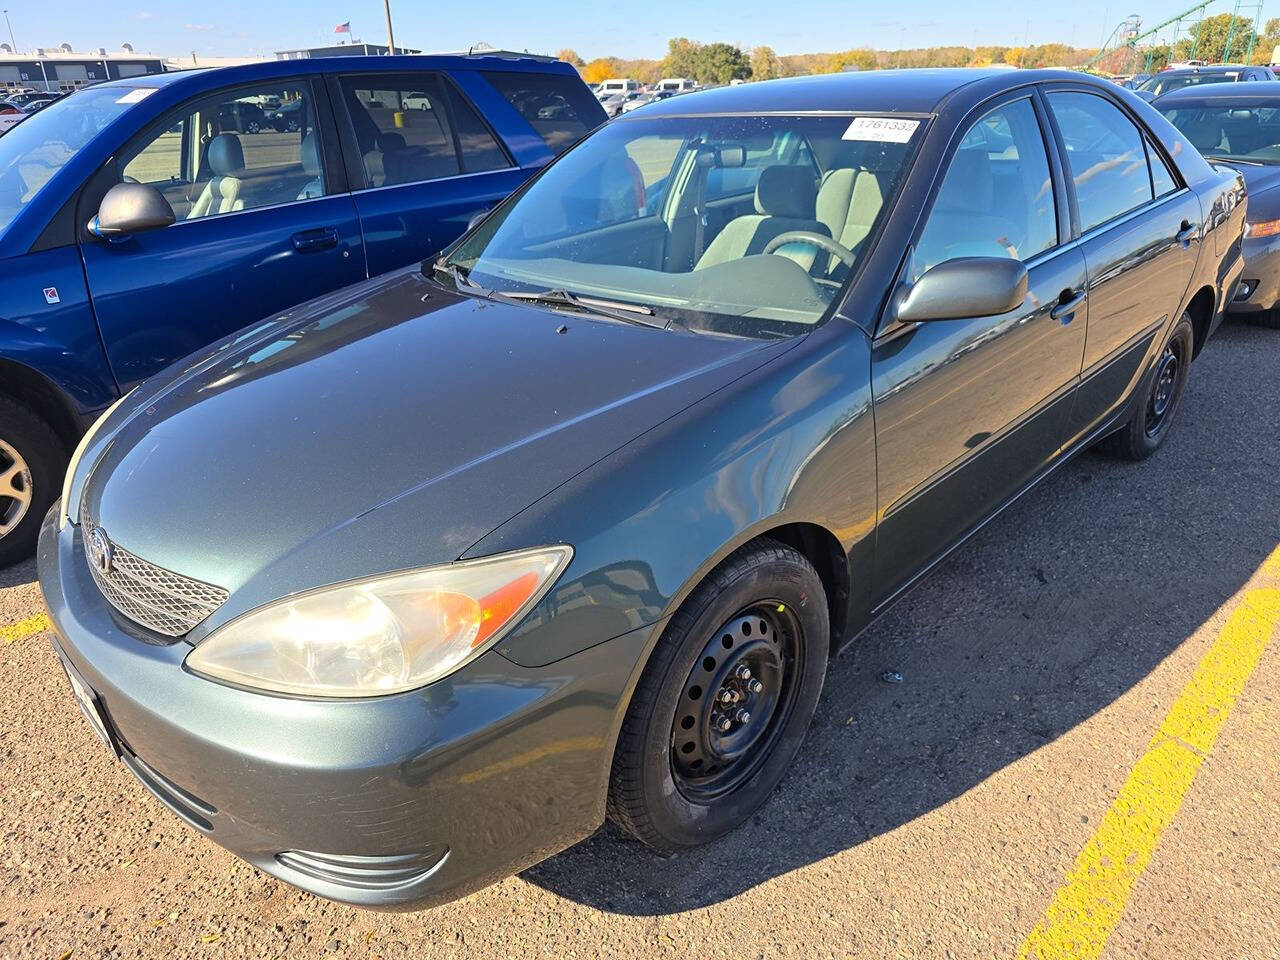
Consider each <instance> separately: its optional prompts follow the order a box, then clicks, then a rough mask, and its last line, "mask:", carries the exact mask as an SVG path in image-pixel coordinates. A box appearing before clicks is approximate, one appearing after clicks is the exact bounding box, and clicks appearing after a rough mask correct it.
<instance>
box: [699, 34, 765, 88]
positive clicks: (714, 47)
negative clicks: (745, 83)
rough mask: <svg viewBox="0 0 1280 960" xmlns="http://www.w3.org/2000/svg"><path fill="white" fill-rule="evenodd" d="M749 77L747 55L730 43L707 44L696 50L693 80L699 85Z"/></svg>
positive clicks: (749, 65)
mask: <svg viewBox="0 0 1280 960" xmlns="http://www.w3.org/2000/svg"><path fill="white" fill-rule="evenodd" d="M749 76H751V63H750V61H748V60H747V55H746V54H745V53H743V52H742V51H741V50H739V49H738V48H737V47H735V46H734V45H733V44H731V43H708V44H707V45H706V46H703V47H699V48H698V54H697V66H696V67H695V72H694V78H695V79H696V80H697V81H698V82H699V83H728V82H729V81H730V80H745V79H747V78H748V77H749Z"/></svg>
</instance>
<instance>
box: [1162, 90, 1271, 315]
mask: <svg viewBox="0 0 1280 960" xmlns="http://www.w3.org/2000/svg"><path fill="white" fill-rule="evenodd" d="M1152 105H1153V106H1154V107H1155V108H1156V109H1158V110H1159V111H1160V112H1161V113H1163V114H1164V115H1165V117H1166V118H1168V120H1169V122H1170V123H1172V124H1173V125H1174V126H1175V127H1177V128H1178V130H1179V131H1181V133H1182V135H1183V136H1184V137H1186V138H1187V139H1188V140H1190V141H1191V143H1192V144H1193V145H1194V146H1195V148H1196V149H1197V150H1199V151H1200V152H1201V153H1202V154H1204V156H1205V157H1206V159H1208V160H1211V161H1213V162H1215V163H1223V164H1226V165H1228V166H1230V167H1233V168H1235V169H1236V170H1238V171H1240V173H1241V175H1242V176H1243V177H1244V181H1245V184H1246V185H1247V186H1248V190H1249V203H1248V210H1247V213H1246V223H1245V228H1244V262H1245V269H1244V277H1243V278H1242V279H1241V281H1240V284H1239V286H1238V287H1236V292H1235V296H1234V297H1233V299H1232V300H1231V302H1230V303H1229V304H1228V310H1229V311H1230V312H1232V313H1234V314H1238V315H1240V316H1243V317H1246V318H1247V319H1249V320H1251V321H1252V322H1254V323H1259V324H1262V325H1263V326H1267V327H1273V328H1277V329H1280V313H1277V306H1280V81H1274V80H1273V81H1268V82H1264V83H1251V84H1248V85H1247V86H1241V85H1237V84H1231V85H1228V84H1216V85H1214V86H1209V87H1203V86H1201V87H1183V88H1182V89H1180V90H1175V91H1173V92H1172V93H1167V94H1165V95H1164V96H1162V97H1160V99H1158V100H1156V101H1155V103H1154V104H1152Z"/></svg>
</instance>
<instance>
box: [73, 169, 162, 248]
mask: <svg viewBox="0 0 1280 960" xmlns="http://www.w3.org/2000/svg"><path fill="white" fill-rule="evenodd" d="M176 219H177V217H175V216H174V214H173V207H171V206H169V201H168V200H166V199H165V198H164V194H162V193H161V192H160V191H159V190H157V189H156V188H155V187H150V186H147V184H145V183H117V184H116V185H115V186H114V187H112V188H111V189H110V190H108V191H107V194H106V196H104V197H103V198H102V203H101V204H99V206H98V215H97V216H95V217H94V218H93V219H92V220H90V221H89V232H90V233H92V234H93V235H94V236H95V237H102V238H103V239H106V240H109V239H110V238H112V237H121V236H125V235H126V234H130V233H137V232H138V231H140V230H152V229H154V228H156V227H167V226H169V224H171V223H173V222H174V221H175V220H176Z"/></svg>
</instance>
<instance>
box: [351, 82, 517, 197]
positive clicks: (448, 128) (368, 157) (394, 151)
mask: <svg viewBox="0 0 1280 960" xmlns="http://www.w3.org/2000/svg"><path fill="white" fill-rule="evenodd" d="M342 90H343V96H344V98H345V100H346V105H347V113H348V115H349V116H350V117H351V122H352V126H353V127H354V128H355V133H356V143H357V144H358V147H359V150H360V155H361V159H362V161H363V165H364V176H365V185H366V186H367V187H390V186H395V185H398V184H404V183H418V182H421V181H424V180H439V179H441V178H442V177H455V176H457V175H458V174H461V173H476V172H479V171H482V170H493V169H496V168H499V167H505V166H509V165H510V161H509V160H508V159H507V156H506V154H505V152H504V151H503V150H502V148H501V146H499V144H498V143H497V141H496V140H495V139H494V137H493V134H492V133H490V132H489V129H488V128H487V127H486V126H485V125H484V122H483V121H482V120H481V119H480V118H479V117H478V116H477V115H476V113H475V110H474V109H473V108H472V107H471V106H470V104H468V103H467V102H466V101H465V100H464V99H463V98H462V97H461V96H460V95H459V94H457V92H456V91H454V90H453V89H452V87H451V86H449V85H447V84H444V83H442V82H441V81H440V78H439V76H438V75H436V74H432V73H422V74H408V75H404V76H400V75H381V76H367V77H344V78H343V79H342Z"/></svg>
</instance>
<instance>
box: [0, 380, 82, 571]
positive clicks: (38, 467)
mask: <svg viewBox="0 0 1280 960" xmlns="http://www.w3.org/2000/svg"><path fill="white" fill-rule="evenodd" d="M6 447H8V448H11V449H12V450H13V451H16V452H17V454H18V456H19V457H21V459H22V461H23V463H24V464H25V467H26V469H25V470H21V471H19V472H20V473H21V474H22V478H21V479H20V480H19V481H18V482H19V483H22V484H25V483H26V482H27V480H29V481H30V487H29V488H28V489H29V490H30V501H29V502H28V503H27V504H26V507H25V509H21V504H20V503H19V501H18V500H17V499H16V498H14V497H11V496H0V527H3V526H4V525H5V520H6V518H10V519H12V518H17V517H19V515H20V519H17V523H16V525H15V526H14V527H13V529H11V530H9V531H8V532H7V533H3V534H0V567H3V566H8V565H9V564H11V563H17V562H18V561H19V560H25V559H26V558H27V557H29V556H31V554H32V553H33V552H34V551H35V548H36V538H37V537H38V536H39V534H40V524H41V522H42V521H43V520H44V515H45V514H46V513H47V512H48V511H49V507H50V506H51V505H52V504H53V501H55V500H57V499H58V494H59V493H60V492H61V489H62V476H63V473H64V472H65V471H66V469H67V459H68V455H67V451H66V448H65V447H64V446H63V443H62V441H61V439H60V438H59V437H58V435H57V433H55V432H54V430H53V428H52V427H50V426H49V425H48V424H47V423H45V422H44V421H43V420H41V419H40V418H39V417H38V416H36V415H35V414H34V413H32V412H31V411H30V410H29V409H27V408H26V407H24V406H22V405H21V404H19V403H16V402H14V401H13V400H10V399H9V398H8V397H0V478H3V477H4V474H5V472H6V470H8V469H11V468H12V466H13V464H14V462H15V461H14V458H13V457H12V455H11V454H10V453H8V452H7V451H6ZM7 488H8V485H7V482H6V483H5V484H4V487H3V489H7Z"/></svg>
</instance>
